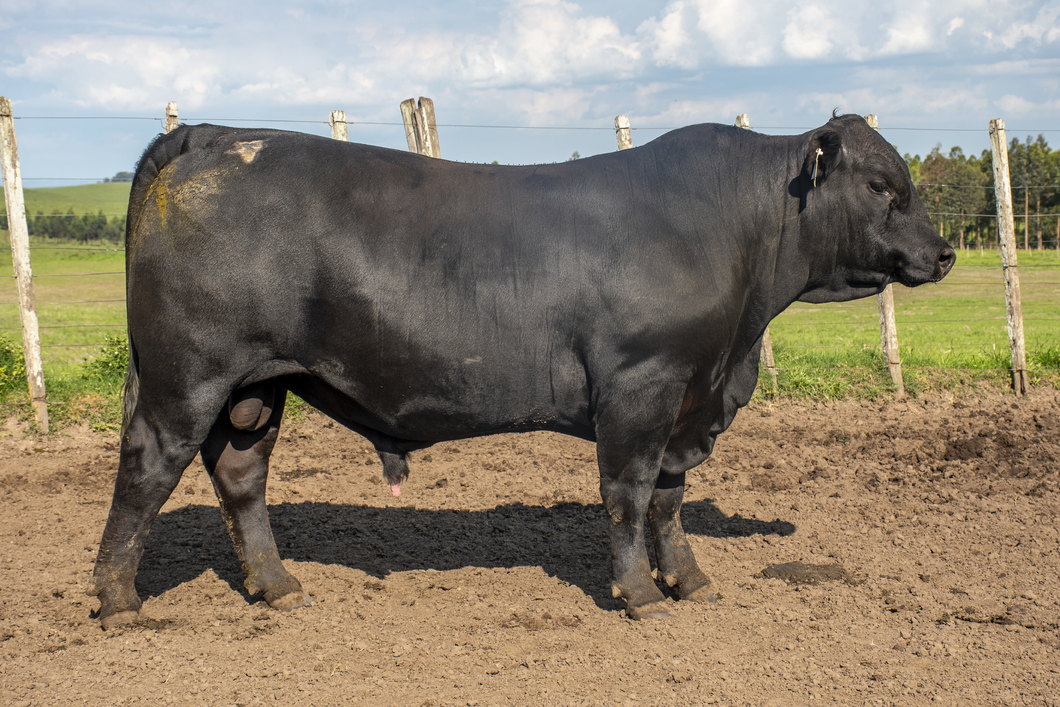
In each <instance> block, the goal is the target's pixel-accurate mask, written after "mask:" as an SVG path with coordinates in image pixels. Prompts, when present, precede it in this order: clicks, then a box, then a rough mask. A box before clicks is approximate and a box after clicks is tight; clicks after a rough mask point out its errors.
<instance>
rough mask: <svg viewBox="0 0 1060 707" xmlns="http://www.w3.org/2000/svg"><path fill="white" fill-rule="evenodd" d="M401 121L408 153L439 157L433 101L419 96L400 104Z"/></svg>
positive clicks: (439, 146)
mask: <svg viewBox="0 0 1060 707" xmlns="http://www.w3.org/2000/svg"><path fill="white" fill-rule="evenodd" d="M401 120H402V122H404V123H405V139H406V140H407V141H408V143H409V152H418V153H419V154H421V155H427V156H428V157H439V158H440V157H441V156H442V147H441V145H440V144H439V143H438V124H437V122H436V121H435V118H434V101H432V100H431V99H430V98H424V97H423V96H420V100H419V104H417V103H416V99H415V98H409V99H408V100H404V101H402V102H401Z"/></svg>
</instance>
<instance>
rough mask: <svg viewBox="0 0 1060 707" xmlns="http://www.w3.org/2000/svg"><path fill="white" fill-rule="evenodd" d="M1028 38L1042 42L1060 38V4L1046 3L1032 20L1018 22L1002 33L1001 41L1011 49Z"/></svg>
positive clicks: (1046, 42) (1045, 42) (1047, 42)
mask: <svg viewBox="0 0 1060 707" xmlns="http://www.w3.org/2000/svg"><path fill="white" fill-rule="evenodd" d="M1027 39H1030V40H1033V41H1034V42H1037V43H1042V44H1049V43H1051V42H1055V41H1057V40H1058V39H1060V4H1050V5H1046V6H1045V7H1043V8H1041V9H1040V10H1038V14H1037V15H1035V17H1034V19H1033V20H1031V21H1030V22H1018V23H1016V24H1014V25H1012V26H1011V27H1010V28H1009V29H1008V30H1006V31H1005V32H1004V33H1003V34H1002V35H1001V43H1002V44H1004V45H1005V47H1007V48H1009V49H1012V48H1013V47H1016V46H1017V45H1018V44H1019V43H1020V42H1022V41H1024V40H1027Z"/></svg>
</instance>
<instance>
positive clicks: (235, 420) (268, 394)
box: [228, 382, 276, 432]
mask: <svg viewBox="0 0 1060 707" xmlns="http://www.w3.org/2000/svg"><path fill="white" fill-rule="evenodd" d="M275 403H276V388H275V386H273V385H272V384H271V383H267V382H263V383H254V384H252V385H248V386H247V387H245V388H240V389H239V390H237V391H236V392H234V393H232V395H231V397H229V398H228V419H229V420H230V421H231V422H232V426H233V427H235V428H236V429H237V430H242V431H244V432H254V431H256V430H260V429H261V428H262V427H264V426H265V423H266V422H268V421H269V418H270V417H272V411H273V407H274V405H275Z"/></svg>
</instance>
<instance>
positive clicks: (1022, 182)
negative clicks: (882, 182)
mask: <svg viewBox="0 0 1060 707" xmlns="http://www.w3.org/2000/svg"><path fill="white" fill-rule="evenodd" d="M904 157H905V161H906V164H908V165H909V173H910V175H911V176H912V178H913V183H914V184H916V188H917V193H919V194H920V198H921V199H922V200H923V202H924V206H925V207H926V208H927V210H928V212H929V214H931V220H932V222H933V223H934V224H935V227H936V228H937V229H938V230H939V233H940V234H942V236H943V237H944V238H946V240H948V241H949V242H950V243H951V244H952V245H953V246H955V247H958V248H965V247H970V248H981V247H996V246H997V238H998V232H997V219H996V218H995V217H994V214H995V213H997V201H996V197H995V194H994V174H993V158H992V156H991V154H990V150H983V152H982V154H981V155H980V156H979V157H976V156H974V155H971V156H968V155H965V154H964V151H963V150H962V149H961V148H960V147H951V148H950V150H949V153H948V154H944V153H943V152H942V145H941V144H940V145H936V146H935V148H934V149H933V150H932V151H931V152H930V153H929V154H928V155H927V157H925V158H923V159H921V158H920V155H915V156H910V155H909V154H908V153H907V154H906V155H904ZM1008 166H1009V180H1010V182H1011V184H1012V210H1013V212H1014V214H1015V216H1016V219H1015V225H1016V240H1017V247H1022V248H1023V249H1024V250H1030V249H1031V248H1036V249H1038V250H1043V249H1045V248H1056V249H1058V250H1060V150H1053V149H1052V148H1050V147H1049V144H1048V143H1047V142H1046V140H1045V138H1044V137H1043V136H1042V135H1038V137H1037V139H1031V137H1030V136H1029V135H1028V136H1027V138H1026V139H1025V140H1024V141H1023V142H1020V141H1019V140H1018V139H1017V138H1013V139H1012V141H1011V143H1010V144H1009V147H1008Z"/></svg>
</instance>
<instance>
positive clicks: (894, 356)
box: [865, 113, 905, 400]
mask: <svg viewBox="0 0 1060 707" xmlns="http://www.w3.org/2000/svg"><path fill="white" fill-rule="evenodd" d="M865 122H867V123H868V124H869V127H870V128H872V129H873V130H879V129H880V123H879V121H878V120H877V119H876V116H875V115H874V114H871V113H870V114H869V115H866V116H865ZM876 304H877V305H878V306H879V310H880V349H881V350H882V351H883V358H884V359H886V361H887V371H888V372H889V373H890V374H891V381H893V382H894V388H895V391H894V397H895V398H896V399H897V400H901V399H902V398H904V397H905V379H904V378H903V377H902V356H901V353H900V351H899V349H898V322H897V320H896V319H895V316H894V288H893V287H891V285H887V287H885V288H883V292H881V293H880V294H878V295H876Z"/></svg>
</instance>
